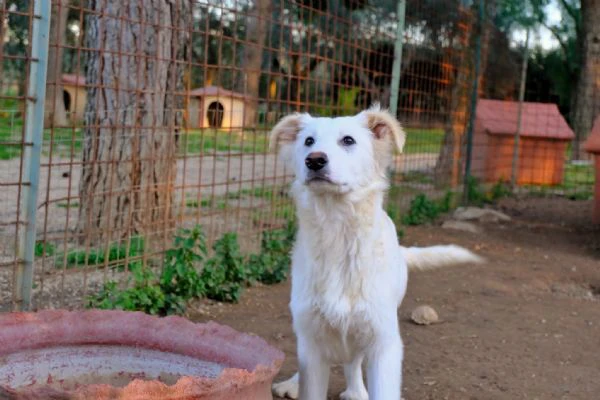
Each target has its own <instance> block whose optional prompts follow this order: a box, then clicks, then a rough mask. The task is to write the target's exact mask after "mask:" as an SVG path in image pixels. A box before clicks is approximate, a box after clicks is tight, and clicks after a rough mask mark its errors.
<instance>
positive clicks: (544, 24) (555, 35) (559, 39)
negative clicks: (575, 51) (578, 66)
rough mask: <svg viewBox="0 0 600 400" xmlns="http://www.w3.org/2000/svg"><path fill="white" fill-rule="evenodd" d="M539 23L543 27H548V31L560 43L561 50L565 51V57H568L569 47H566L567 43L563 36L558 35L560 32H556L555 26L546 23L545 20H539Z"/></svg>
mask: <svg viewBox="0 0 600 400" xmlns="http://www.w3.org/2000/svg"><path fill="white" fill-rule="evenodd" d="M540 23H541V24H542V26H543V27H544V28H546V29H548V30H549V31H550V33H552V35H553V36H554V37H555V38H556V40H558V44H560V47H562V49H563V52H564V53H565V57H569V48H568V47H567V44H566V43H565V41H564V40H563V38H561V37H560V33H559V32H558V30H557V29H556V27H553V26H550V25H548V23H546V22H545V21H540Z"/></svg>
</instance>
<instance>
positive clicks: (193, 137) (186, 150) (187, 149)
mask: <svg viewBox="0 0 600 400" xmlns="http://www.w3.org/2000/svg"><path fill="white" fill-rule="evenodd" d="M268 149H269V135H268V131H241V132H235V131H224V130H215V129H205V130H198V129H190V130H188V131H186V132H185V133H183V134H182V136H181V139H180V149H179V152H180V153H181V154H212V153H214V152H228V151H231V152H235V153H250V154H251V153H265V152H267V151H268Z"/></svg>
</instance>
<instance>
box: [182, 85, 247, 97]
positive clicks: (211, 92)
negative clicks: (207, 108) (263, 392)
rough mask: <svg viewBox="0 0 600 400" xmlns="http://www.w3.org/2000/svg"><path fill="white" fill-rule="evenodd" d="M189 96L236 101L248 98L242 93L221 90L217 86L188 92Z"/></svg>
mask: <svg viewBox="0 0 600 400" xmlns="http://www.w3.org/2000/svg"><path fill="white" fill-rule="evenodd" d="M190 96H192V97H201V96H218V97H233V98H236V99H242V100H247V99H249V98H250V96H249V95H245V94H243V93H238V92H233V91H231V90H227V89H223V88H222V87H218V86H205V87H201V88H197V89H193V90H191V91H190Z"/></svg>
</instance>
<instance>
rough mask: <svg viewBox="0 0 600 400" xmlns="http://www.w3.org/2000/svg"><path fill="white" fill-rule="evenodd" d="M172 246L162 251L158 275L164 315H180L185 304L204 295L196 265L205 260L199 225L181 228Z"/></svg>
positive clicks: (204, 240)
mask: <svg viewBox="0 0 600 400" xmlns="http://www.w3.org/2000/svg"><path fill="white" fill-rule="evenodd" d="M174 245H175V247H174V248H172V249H169V250H167V251H166V252H165V265H164V268H163V270H162V274H161V276H160V278H159V279H158V280H159V283H160V289H161V291H162V292H163V293H164V296H165V300H166V304H165V310H164V311H165V314H172V313H182V312H183V311H184V310H185V306H184V305H185V303H186V302H187V301H188V300H189V299H191V298H192V297H200V296H202V295H203V294H204V292H205V285H204V282H203V281H202V280H201V279H200V274H199V273H198V270H197V269H196V266H197V265H198V264H199V263H201V262H202V261H204V260H205V259H206V254H207V249H206V238H205V237H204V233H203V232H202V230H201V229H200V227H199V226H196V227H195V228H194V229H191V230H190V229H182V230H181V231H180V232H179V233H178V234H177V235H176V236H175V241H174Z"/></svg>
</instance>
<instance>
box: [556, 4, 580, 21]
mask: <svg viewBox="0 0 600 400" xmlns="http://www.w3.org/2000/svg"><path fill="white" fill-rule="evenodd" d="M559 1H560V4H562V6H563V7H564V9H565V10H566V11H567V13H569V15H570V16H571V18H573V21H575V25H579V16H578V14H577V11H576V9H575V7H573V6H572V5H571V4H569V3H568V2H567V0H559Z"/></svg>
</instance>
